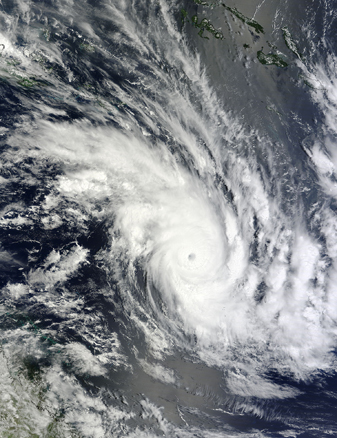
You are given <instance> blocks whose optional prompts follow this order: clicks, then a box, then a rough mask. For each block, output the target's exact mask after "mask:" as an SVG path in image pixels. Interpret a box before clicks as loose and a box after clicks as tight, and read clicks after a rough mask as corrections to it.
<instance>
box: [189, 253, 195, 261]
mask: <svg viewBox="0 0 337 438" xmlns="http://www.w3.org/2000/svg"><path fill="white" fill-rule="evenodd" d="M188 260H189V261H190V262H193V260H195V254H193V253H191V254H189V256H188Z"/></svg>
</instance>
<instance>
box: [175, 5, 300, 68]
mask: <svg viewBox="0 0 337 438" xmlns="http://www.w3.org/2000/svg"><path fill="white" fill-rule="evenodd" d="M193 2H194V3H195V4H197V5H200V6H206V7H210V8H212V9H213V8H214V7H218V6H222V7H224V8H225V9H226V10H227V11H228V12H229V13H230V14H231V15H232V16H233V17H235V18H237V19H238V20H240V21H241V22H242V23H244V24H246V25H247V26H249V27H250V28H251V30H252V31H253V32H255V33H256V34H264V29H263V26H261V24H259V23H258V22H257V21H256V20H254V19H253V18H249V17H246V16H245V15H244V14H242V13H241V12H240V11H239V10H238V9H237V8H232V7H230V6H227V5H226V4H225V3H220V4H219V3H208V2H206V1H203V0H193ZM181 17H182V25H185V23H190V24H191V25H192V26H194V27H195V28H197V29H199V32H198V35H199V36H200V37H201V38H205V39H209V38H210V37H211V36H213V37H214V38H216V39H218V40H223V39H224V38H225V37H224V35H223V33H222V32H221V30H220V29H216V28H215V26H214V25H213V24H212V23H211V22H210V20H209V19H208V18H206V17H205V18H201V19H199V17H198V15H197V14H194V15H193V16H192V17H190V16H189V14H188V12H187V11H186V9H181ZM281 30H282V35H283V38H284V41H285V44H286V46H287V47H288V49H289V50H290V51H291V52H292V53H294V54H295V55H296V56H297V58H299V59H300V60H302V55H301V53H300V52H299V50H298V48H297V45H296V43H295V41H294V40H293V38H292V36H291V33H290V31H289V29H288V28H287V27H283V28H282V29H281ZM268 44H269V46H270V48H271V51H269V53H264V52H263V47H262V49H261V50H258V52H257V59H258V61H259V62H260V63H261V64H263V65H275V66H277V67H282V68H284V67H287V66H288V63H287V62H286V60H285V59H284V55H283V56H282V53H281V52H280V51H278V50H277V47H276V46H274V45H272V44H270V43H268ZM243 47H244V48H245V49H249V48H250V46H249V44H244V45H243Z"/></svg>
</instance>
